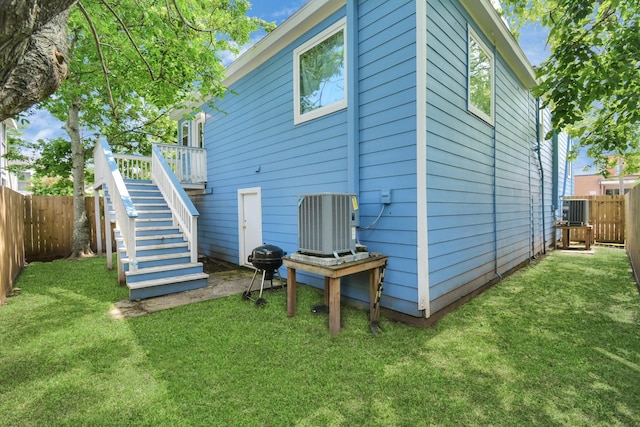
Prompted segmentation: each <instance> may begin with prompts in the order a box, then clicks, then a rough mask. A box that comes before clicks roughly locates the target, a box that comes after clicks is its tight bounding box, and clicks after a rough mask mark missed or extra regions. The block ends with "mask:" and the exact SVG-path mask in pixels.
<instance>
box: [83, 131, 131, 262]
mask: <svg viewBox="0 0 640 427" xmlns="http://www.w3.org/2000/svg"><path fill="white" fill-rule="evenodd" d="M93 159H94V160H93V161H94V163H95V181H94V182H95V184H94V185H95V186H98V185H101V184H105V185H106V186H107V190H108V191H109V199H110V200H111V204H112V206H113V210H114V212H115V216H116V225H117V227H118V229H119V230H120V234H121V235H122V238H123V243H124V247H125V251H126V254H127V258H128V259H129V270H130V271H135V270H137V269H138V262H137V258H136V224H135V222H136V218H137V217H138V212H137V211H136V208H135V206H134V205H133V201H132V200H131V197H130V196H129V191H128V190H127V187H126V186H125V184H124V180H123V179H122V175H121V174H120V171H119V170H118V164H117V163H116V160H115V158H114V154H113V152H112V151H111V147H110V146H109V144H108V143H107V142H106V141H103V140H100V141H99V143H97V144H96V146H95V147H94V150H93ZM106 232H107V233H108V232H109V230H108V229H107V230H106Z"/></svg>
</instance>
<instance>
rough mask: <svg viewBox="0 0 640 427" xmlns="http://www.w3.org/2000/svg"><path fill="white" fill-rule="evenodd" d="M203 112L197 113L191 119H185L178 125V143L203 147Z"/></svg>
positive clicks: (185, 145)
mask: <svg viewBox="0 0 640 427" xmlns="http://www.w3.org/2000/svg"><path fill="white" fill-rule="evenodd" d="M204 122H205V115H204V113H198V114H196V115H195V117H194V119H192V120H185V121H184V122H182V124H181V125H180V140H179V143H180V145H182V146H184V147H196V148H203V147H204Z"/></svg>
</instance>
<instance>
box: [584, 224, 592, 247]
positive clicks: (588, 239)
mask: <svg viewBox="0 0 640 427" xmlns="http://www.w3.org/2000/svg"><path fill="white" fill-rule="evenodd" d="M584 248H585V250H587V251H588V250H589V249H591V228H589V227H587V228H586V229H585V232H584Z"/></svg>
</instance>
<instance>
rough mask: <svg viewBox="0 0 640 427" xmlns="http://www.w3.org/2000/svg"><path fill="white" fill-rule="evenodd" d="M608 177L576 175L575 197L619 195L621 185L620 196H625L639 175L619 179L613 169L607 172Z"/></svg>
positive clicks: (636, 181)
mask: <svg viewBox="0 0 640 427" xmlns="http://www.w3.org/2000/svg"><path fill="white" fill-rule="evenodd" d="M609 173H610V175H609V177H608V178H605V177H603V176H602V175H601V174H593V175H576V176H575V177H574V178H573V179H574V181H575V184H574V185H575V192H574V193H575V195H576V196H605V195H606V196H615V195H618V194H620V185H622V194H627V193H628V192H629V191H631V189H632V188H633V187H635V186H636V184H637V183H638V180H640V175H637V174H635V175H626V176H623V177H622V179H620V178H621V177H620V174H619V173H617V171H616V170H615V169H613V168H612V169H610V170H609Z"/></svg>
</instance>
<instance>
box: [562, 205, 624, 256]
mask: <svg viewBox="0 0 640 427" xmlns="http://www.w3.org/2000/svg"><path fill="white" fill-rule="evenodd" d="M570 199H587V200H589V224H591V225H593V240H594V241H595V242H598V243H616V244H621V245H624V242H625V236H626V226H625V196H568V197H565V200H570ZM584 239H585V236H584V231H581V230H575V231H572V232H571V240H576V241H584Z"/></svg>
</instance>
